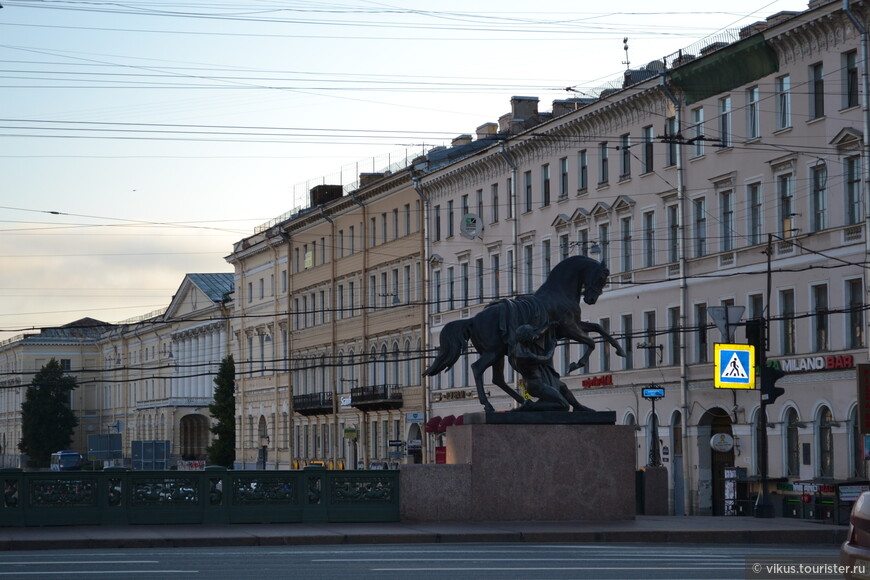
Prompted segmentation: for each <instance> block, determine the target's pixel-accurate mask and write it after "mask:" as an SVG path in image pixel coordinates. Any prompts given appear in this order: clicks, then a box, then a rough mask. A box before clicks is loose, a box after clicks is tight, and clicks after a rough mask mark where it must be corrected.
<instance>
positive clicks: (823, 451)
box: [816, 406, 834, 477]
mask: <svg viewBox="0 0 870 580" xmlns="http://www.w3.org/2000/svg"><path fill="white" fill-rule="evenodd" d="M831 423H833V416H832V415H831V410H830V409H829V408H828V407H826V406H823V407H822V408H821V409H819V414H818V420H817V422H816V425H818V426H819V429H818V441H817V443H816V445H817V447H818V450H819V469H818V472H819V477H834V435H833V433H832V432H831V427H832V425H831Z"/></svg>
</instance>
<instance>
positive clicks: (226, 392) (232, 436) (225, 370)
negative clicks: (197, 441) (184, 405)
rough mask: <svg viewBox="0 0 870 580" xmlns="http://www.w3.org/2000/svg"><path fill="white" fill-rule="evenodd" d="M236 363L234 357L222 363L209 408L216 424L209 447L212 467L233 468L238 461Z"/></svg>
mask: <svg viewBox="0 0 870 580" xmlns="http://www.w3.org/2000/svg"><path fill="white" fill-rule="evenodd" d="M235 377H236V363H235V361H233V355H227V357H226V358H225V359H224V360H223V361H221V366H220V369H218V374H217V376H216V377H215V378H214V384H215V390H214V403H212V404H211V405H209V406H208V410H209V412H210V413H211V416H212V419H213V420H214V424H213V425H212V426H211V427H210V429H211V432H212V433H214V439H213V440H212V442H211V445H209V446H208V449H207V451H208V461H209V463H211V464H212V465H223V466H224V467H232V465H233V461H235V459H236V378H235Z"/></svg>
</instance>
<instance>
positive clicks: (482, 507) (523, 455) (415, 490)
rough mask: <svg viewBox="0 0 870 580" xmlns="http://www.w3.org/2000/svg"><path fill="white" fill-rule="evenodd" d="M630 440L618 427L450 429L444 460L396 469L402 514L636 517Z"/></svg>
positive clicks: (628, 431) (433, 517)
mask: <svg viewBox="0 0 870 580" xmlns="http://www.w3.org/2000/svg"><path fill="white" fill-rule="evenodd" d="M634 445H635V443H634V428H633V427H630V426H624V425H619V426H617V425H558V424H557V425H492V424H471V425H459V426H453V427H449V428H448V429H447V463H448V465H406V466H402V478H401V490H402V496H401V503H402V507H401V512H402V519H403V520H416V521H534V520H538V521H545V520H563V521H564V520H629V519H634V516H635V509H636V504H635V474H634V472H635V464H634V461H635V459H634Z"/></svg>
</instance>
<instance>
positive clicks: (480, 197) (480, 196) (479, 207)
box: [477, 189, 483, 223]
mask: <svg viewBox="0 0 870 580" xmlns="http://www.w3.org/2000/svg"><path fill="white" fill-rule="evenodd" d="M477 217H478V218H479V219H480V223H483V190H482V189H478V190H477Z"/></svg>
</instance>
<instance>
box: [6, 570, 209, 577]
mask: <svg viewBox="0 0 870 580" xmlns="http://www.w3.org/2000/svg"><path fill="white" fill-rule="evenodd" d="M70 574H79V575H81V574H115V575H117V576H124V575H126V574H199V570H157V569H154V570H63V571H58V572H0V576H69V575H70Z"/></svg>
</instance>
